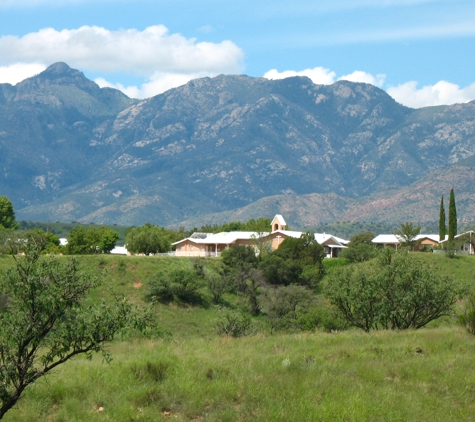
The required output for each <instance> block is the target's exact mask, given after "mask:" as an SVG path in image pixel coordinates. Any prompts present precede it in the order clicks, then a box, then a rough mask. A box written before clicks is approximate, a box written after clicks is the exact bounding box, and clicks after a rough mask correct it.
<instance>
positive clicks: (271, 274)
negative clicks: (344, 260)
mask: <svg viewBox="0 0 475 422" xmlns="http://www.w3.org/2000/svg"><path fill="white" fill-rule="evenodd" d="M324 257H325V251H324V249H323V247H322V246H321V245H320V244H319V243H318V242H317V241H316V240H315V235H314V234H313V233H311V232H308V233H304V234H302V236H301V237H300V238H298V239H297V238H293V237H288V238H286V239H285V240H284V241H283V242H282V243H281V245H280V246H279V249H276V250H275V251H273V252H272V253H270V254H267V255H266V256H264V257H263V258H262V261H261V263H260V265H259V268H260V269H261V270H262V272H263V275H264V278H265V280H266V282H267V283H269V284H282V285H285V286H288V285H289V284H302V285H306V286H311V287H317V285H318V282H319V281H320V279H321V278H322V277H323V274H324V271H323V264H322V261H323V258H324Z"/></svg>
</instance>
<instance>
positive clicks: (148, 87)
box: [94, 72, 207, 99]
mask: <svg viewBox="0 0 475 422" xmlns="http://www.w3.org/2000/svg"><path fill="white" fill-rule="evenodd" d="M205 76H207V75H206V74H203V73H197V74H179V73H163V72H156V73H154V74H153V75H152V76H151V77H150V80H149V81H148V82H145V83H143V84H142V85H140V86H136V85H131V86H125V85H123V84H121V83H112V82H109V81H107V80H106V79H104V78H97V79H95V80H94V82H96V84H98V85H99V86H100V87H101V88H104V87H109V88H115V89H118V90H120V91H122V92H123V93H124V94H126V95H127V96H129V97H131V98H140V99H142V98H150V97H153V96H155V95H157V94H161V93H162V92H165V91H168V90H169V89H171V88H176V87H178V86H180V85H184V84H186V83H187V82H188V81H190V80H192V79H197V78H202V77H205Z"/></svg>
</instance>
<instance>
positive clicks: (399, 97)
mask: <svg viewBox="0 0 475 422" xmlns="http://www.w3.org/2000/svg"><path fill="white" fill-rule="evenodd" d="M387 92H388V94H389V95H391V97H393V98H394V99H395V100H396V101H398V102H399V103H401V104H404V105H406V106H408V107H414V108H419V107H427V106H435V105H444V104H455V103H466V102H468V101H472V100H474V99H475V83H472V84H471V85H469V86H466V87H465V88H460V86H459V85H456V84H453V83H450V82H447V81H439V82H437V83H436V84H434V85H427V86H424V87H422V88H419V89H418V88H417V82H415V81H411V82H406V83H403V84H401V85H398V86H395V87H389V88H388V89H387Z"/></svg>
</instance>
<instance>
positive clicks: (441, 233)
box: [439, 195, 447, 242]
mask: <svg viewBox="0 0 475 422" xmlns="http://www.w3.org/2000/svg"><path fill="white" fill-rule="evenodd" d="M446 228H447V227H446V225H445V208H444V195H442V196H441V198H440V210H439V241H440V242H442V241H443V240H445V235H446Z"/></svg>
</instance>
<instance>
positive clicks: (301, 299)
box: [259, 285, 316, 331]
mask: <svg viewBox="0 0 475 422" xmlns="http://www.w3.org/2000/svg"><path fill="white" fill-rule="evenodd" d="M259 303H260V306H261V309H262V311H263V312H264V313H265V314H266V316H267V320H268V322H269V325H270V328H271V330H272V331H274V330H278V329H286V328H297V327H298V317H299V316H300V315H302V314H304V313H305V312H307V311H308V310H309V309H310V308H311V307H313V306H315V305H316V296H315V294H314V292H313V291H312V290H310V289H307V288H306V287H304V286H296V285H291V286H279V287H268V288H266V289H263V292H262V294H261V295H260V297H259Z"/></svg>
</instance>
